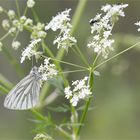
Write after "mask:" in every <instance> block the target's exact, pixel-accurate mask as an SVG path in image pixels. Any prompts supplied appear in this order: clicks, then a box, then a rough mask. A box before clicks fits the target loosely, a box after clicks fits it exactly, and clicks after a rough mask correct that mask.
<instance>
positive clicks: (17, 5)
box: [16, 0, 20, 18]
mask: <svg viewBox="0 0 140 140" xmlns="http://www.w3.org/2000/svg"><path fill="white" fill-rule="evenodd" d="M16 8H17V13H18V18H19V17H20V10H19V3H18V0H16Z"/></svg>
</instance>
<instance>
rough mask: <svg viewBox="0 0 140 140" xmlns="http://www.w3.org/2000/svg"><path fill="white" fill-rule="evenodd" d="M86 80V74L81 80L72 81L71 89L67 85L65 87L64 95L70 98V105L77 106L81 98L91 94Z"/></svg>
mask: <svg viewBox="0 0 140 140" xmlns="http://www.w3.org/2000/svg"><path fill="white" fill-rule="evenodd" d="M87 80H88V77H87V76H86V77H84V78H83V79H81V80H76V81H73V82H72V86H73V90H71V89H70V87H69V86H68V87H66V88H65V90H64V93H65V97H66V98H67V99H70V103H71V104H72V106H77V104H78V102H79V101H80V100H81V99H86V98H88V97H89V96H90V95H91V94H92V92H91V91H90V88H89V85H88V84H87Z"/></svg>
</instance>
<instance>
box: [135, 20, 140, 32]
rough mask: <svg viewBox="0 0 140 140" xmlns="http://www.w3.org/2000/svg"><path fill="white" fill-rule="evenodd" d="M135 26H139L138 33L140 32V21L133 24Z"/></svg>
mask: <svg viewBox="0 0 140 140" xmlns="http://www.w3.org/2000/svg"><path fill="white" fill-rule="evenodd" d="M135 25H137V26H139V28H138V32H140V21H137V22H136V23H135Z"/></svg>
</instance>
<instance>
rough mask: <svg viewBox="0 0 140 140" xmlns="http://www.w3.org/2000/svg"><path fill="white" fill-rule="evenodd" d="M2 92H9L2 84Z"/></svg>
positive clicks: (0, 89)
mask: <svg viewBox="0 0 140 140" xmlns="http://www.w3.org/2000/svg"><path fill="white" fill-rule="evenodd" d="M0 92H2V93H3V94H7V93H8V92H9V90H8V89H6V88H5V87H4V86H2V85H0Z"/></svg>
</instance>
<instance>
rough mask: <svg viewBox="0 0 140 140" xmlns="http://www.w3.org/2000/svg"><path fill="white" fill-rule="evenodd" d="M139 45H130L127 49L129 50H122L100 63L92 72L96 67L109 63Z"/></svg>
mask: <svg viewBox="0 0 140 140" xmlns="http://www.w3.org/2000/svg"><path fill="white" fill-rule="evenodd" d="M139 44H140V42H137V43H136V44H134V45H132V46H131V47H129V48H127V49H125V50H123V51H121V52H119V53H117V54H116V55H114V56H112V57H110V58H108V59H107V60H105V61H103V62H101V63H100V64H99V65H97V66H95V67H94V70H95V69H97V68H98V67H100V66H101V65H103V64H105V63H107V62H109V61H110V60H112V59H114V58H116V57H118V56H120V55H121V54H123V53H125V52H127V51H129V50H131V49H132V48H134V47H136V46H137V45H139Z"/></svg>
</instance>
